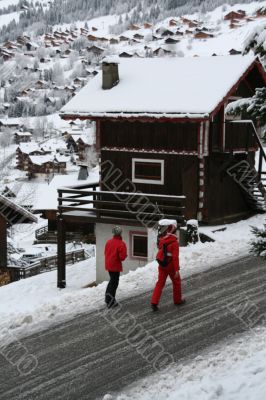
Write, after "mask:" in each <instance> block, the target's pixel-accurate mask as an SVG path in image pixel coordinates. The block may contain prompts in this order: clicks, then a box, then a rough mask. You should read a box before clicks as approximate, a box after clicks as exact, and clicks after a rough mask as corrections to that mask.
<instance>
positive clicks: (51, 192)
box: [33, 167, 99, 211]
mask: <svg viewBox="0 0 266 400" xmlns="http://www.w3.org/2000/svg"><path fill="white" fill-rule="evenodd" d="M98 182H99V169H98V167H96V168H94V169H93V170H92V171H91V172H90V173H89V176H88V177H87V179H86V180H79V179H78V173H77V174H73V175H55V176H54V178H53V179H52V180H51V182H50V183H49V185H48V186H47V185H46V187H45V188H43V193H42V194H41V195H40V196H39V197H38V200H37V201H36V203H35V204H34V206H33V209H34V210H35V211H37V210H39V211H40V210H56V209H57V207H58V200H57V198H58V193H57V190H58V189H59V188H62V187H68V188H69V187H74V188H75V187H78V186H80V185H84V184H89V183H95V184H97V183H98Z"/></svg>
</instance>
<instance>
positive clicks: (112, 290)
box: [105, 271, 120, 304]
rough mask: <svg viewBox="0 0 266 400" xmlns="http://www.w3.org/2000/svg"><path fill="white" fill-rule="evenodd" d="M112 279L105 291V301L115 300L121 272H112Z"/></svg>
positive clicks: (107, 302) (110, 273) (111, 301)
mask: <svg viewBox="0 0 266 400" xmlns="http://www.w3.org/2000/svg"><path fill="white" fill-rule="evenodd" d="M109 275H110V281H109V283H108V285H107V288H106V292H105V303H106V304H109V303H113V302H114V301H115V294H116V290H117V288H118V284H119V276H120V272H110V271H109Z"/></svg>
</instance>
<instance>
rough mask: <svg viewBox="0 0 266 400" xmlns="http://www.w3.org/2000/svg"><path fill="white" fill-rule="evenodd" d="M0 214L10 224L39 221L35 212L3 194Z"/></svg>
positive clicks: (0, 196) (0, 199)
mask: <svg viewBox="0 0 266 400" xmlns="http://www.w3.org/2000/svg"><path fill="white" fill-rule="evenodd" d="M0 214H1V215H2V217H3V218H4V219H5V220H6V221H7V223H8V224H9V225H14V224H22V223H30V222H37V218H36V217H35V216H34V215H33V214H31V213H30V212H29V211H27V210H25V209H24V208H23V207H21V206H19V205H17V204H15V203H14V202H13V201H12V200H10V199H8V198H7V197H5V196H3V195H0Z"/></svg>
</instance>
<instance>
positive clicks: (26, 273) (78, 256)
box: [8, 249, 91, 282]
mask: <svg viewBox="0 0 266 400" xmlns="http://www.w3.org/2000/svg"><path fill="white" fill-rule="evenodd" d="M90 257H91V255H90V254H89V253H88V252H86V250H85V249H78V250H73V251H69V252H67V253H66V264H68V265H69V264H74V263H76V262H79V261H82V260H85V259H87V258H90ZM56 268H57V255H56V254H55V255H53V256H49V257H43V258H40V259H38V260H37V261H36V262H34V263H32V264H29V265H26V266H18V267H15V266H10V267H8V270H9V271H10V273H11V277H12V282H14V281H19V280H20V279H26V278H29V277H31V276H34V275H39V274H41V273H43V272H47V271H52V270H54V269H56Z"/></svg>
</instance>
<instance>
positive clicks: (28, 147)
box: [18, 143, 42, 154]
mask: <svg viewBox="0 0 266 400" xmlns="http://www.w3.org/2000/svg"><path fill="white" fill-rule="evenodd" d="M18 148H20V150H21V151H22V153H24V154H30V153H32V152H34V151H40V152H41V151H42V150H41V149H40V147H39V145H38V144H37V143H20V145H19V146H18Z"/></svg>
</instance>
